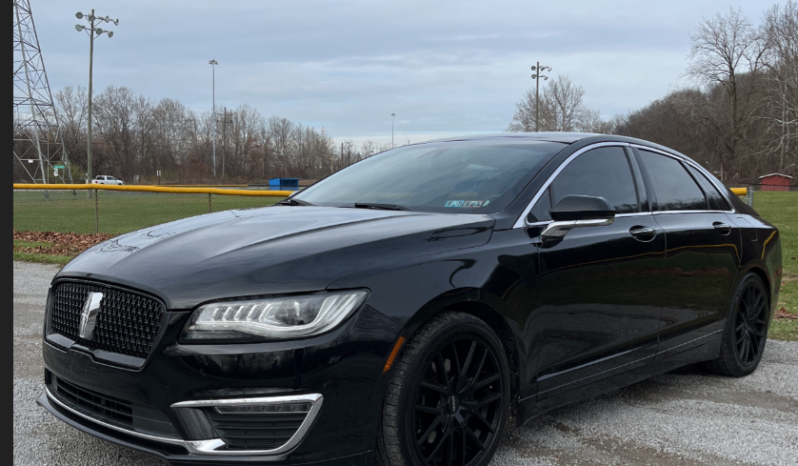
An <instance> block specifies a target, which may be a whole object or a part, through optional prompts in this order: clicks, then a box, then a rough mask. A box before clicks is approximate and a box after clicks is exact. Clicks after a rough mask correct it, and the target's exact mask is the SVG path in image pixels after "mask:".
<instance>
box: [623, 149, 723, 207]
mask: <svg viewBox="0 0 798 466" xmlns="http://www.w3.org/2000/svg"><path fill="white" fill-rule="evenodd" d="M638 152H639V154H640V158H641V159H642V163H643V165H644V166H645V168H646V170H647V171H648V175H649V179H650V180H651V183H652V184H653V185H654V193H655V195H656V198H657V210H660V211H662V210H707V199H706V197H704V192H703V191H702V190H701V188H699V187H698V185H697V184H696V182H695V181H694V180H693V177H692V176H690V174H689V173H688V172H687V170H686V169H685V168H684V166H683V165H682V163H681V162H679V161H678V160H676V159H674V158H671V157H667V156H664V155H660V154H655V153H654V152H649V151H646V150H640V151H638Z"/></svg>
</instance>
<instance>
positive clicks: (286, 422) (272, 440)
mask: <svg viewBox="0 0 798 466" xmlns="http://www.w3.org/2000/svg"><path fill="white" fill-rule="evenodd" d="M206 413H207V415H208V419H209V420H210V421H211V425H213V428H214V429H215V430H216V433H218V434H219V437H221V439H222V440H224V442H225V443H226V444H227V445H228V448H233V449H247V448H250V449H272V448H277V447H279V446H281V445H284V444H285V443H286V442H287V441H288V440H289V439H290V438H291V437H292V436H293V435H294V434H295V433H296V431H297V429H299V427H300V426H301V425H302V422H303V421H304V420H305V417H306V416H307V413H285V414H267V415H255V414H219V413H218V412H216V410H214V409H207V410H206Z"/></svg>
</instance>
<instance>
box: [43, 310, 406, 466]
mask: <svg viewBox="0 0 798 466" xmlns="http://www.w3.org/2000/svg"><path fill="white" fill-rule="evenodd" d="M187 317H188V316H187V314H186V313H173V315H170V316H169V317H168V322H169V324H168V327H167V329H166V331H165V333H164V334H163V336H162V338H161V342H159V343H158V345H157V346H156V348H154V349H153V351H152V353H151V356H150V357H149V358H148V360H147V362H146V363H145V364H144V365H143V366H142V367H141V368H140V369H129V368H122V367H118V366H116V367H115V366H112V365H109V364H106V363H105V362H103V361H98V360H95V359H94V358H93V357H92V355H91V354H88V353H86V352H83V351H81V350H80V349H77V350H75V349H70V350H67V351H65V350H63V349H62V348H59V347H57V346H56V345H53V344H50V343H48V342H47V341H45V344H44V345H43V348H44V349H43V353H44V360H45V367H46V369H47V371H49V372H50V373H51V375H50V378H51V379H53V380H54V379H60V380H64V381H67V382H68V385H70V386H71V384H74V385H75V386H79V387H82V388H85V389H86V391H87V392H89V393H96V394H97V395H98V399H103V398H102V397H103V396H108V397H109V398H112V399H120V400H126V401H129V402H130V403H131V406H134V407H144V408H141V409H145V408H146V410H149V412H154V413H155V414H157V416H154V417H153V418H152V419H154V418H157V419H159V421H158V422H161V421H160V419H163V422H161V424H163V425H169V426H168V427H169V429H171V430H170V431H169V432H166V430H164V429H162V430H163V432H164V433H158V432H154V431H153V430H152V429H149V430H147V429H138V428H133V427H124V426H122V427H120V425H118V424H116V423H114V422H105V420H104V419H103V418H102V417H99V416H94V415H92V413H90V412H87V411H85V410H81V409H75V405H72V404H70V403H68V402H64V401H65V399H63V397H62V396H61V395H59V394H57V393H54V392H55V389H54V388H53V386H52V380H50V381H49V382H50V384H48V390H47V391H46V392H45V393H44V394H42V396H41V397H40V398H39V400H38V402H39V404H41V405H42V406H43V407H44V408H46V409H47V410H48V411H49V412H51V413H52V414H53V415H55V416H56V417H58V418H59V419H61V420H63V421H64V422H66V423H68V424H69V425H71V426H73V427H76V428H77V429H79V430H82V431H84V432H87V433H89V434H91V435H94V436H97V437H99V438H102V439H105V440H109V441H112V442H115V443H118V444H120V445H124V446H127V447H130V448H135V449H137V450H141V451H144V452H147V453H150V454H154V455H157V456H159V457H161V458H163V459H165V460H167V461H169V462H171V463H173V464H230V463H231V462H244V463H250V462H269V463H270V464H292V465H299V464H308V465H310V464H319V465H321V464H371V463H372V462H371V458H372V455H373V453H372V450H373V448H374V441H375V439H374V432H375V431H376V423H377V422H378V421H379V418H380V410H381V405H382V395H381V394H382V393H383V392H384V383H385V380H384V379H385V377H384V376H383V374H382V368H383V366H384V364H385V360H386V358H387V356H388V353H389V352H390V349H391V346H392V344H393V342H394V340H395V338H396V337H397V334H398V332H399V328H398V327H397V326H396V324H395V323H393V322H392V321H390V320H388V319H387V318H385V317H383V316H382V315H381V314H380V313H378V312H376V311H375V310H373V309H371V308H370V307H369V306H364V307H363V308H362V309H360V310H359V311H358V312H357V313H356V314H355V316H353V317H352V318H351V319H350V320H349V321H348V322H346V323H345V324H344V325H343V326H342V327H340V328H338V329H336V330H334V331H333V332H330V333H328V334H325V335H321V336H319V337H315V338H312V339H307V340H300V341H293V342H280V343H257V344H232V345H192V346H182V345H179V344H176V343H174V342H175V341H176V339H177V335H179V332H180V330H181V329H182V327H183V325H184V323H185V319H186V318H187ZM167 342H169V343H167ZM46 382H48V381H47V380H46ZM314 397H315V398H314ZM253 399H256V400H260V402H261V403H262V404H269V403H275V400H277V401H279V402H281V403H286V402H289V401H290V400H303V401H308V400H311V399H313V400H311V401H313V403H312V408H311V409H310V411H309V412H308V414H307V416H306V418H305V421H304V422H303V423H302V425H301V426H300V427H299V429H298V430H297V432H296V435H293V436H292V437H291V439H290V440H289V441H288V442H286V443H285V444H284V445H282V446H278V447H276V448H268V449H264V448H255V447H251V448H247V447H240V446H236V447H231V446H230V445H228V444H226V442H225V441H224V440H223V438H224V435H219V433H218V432H217V431H215V430H214V429H215V428H216V427H217V426H216V425H215V424H213V425H212V424H211V423H209V422H208V420H207V419H205V416H204V415H203V414H202V410H203V409H205V410H208V409H211V405H213V404H218V403H220V402H221V403H227V404H239V405H242V404H243V405H247V406H250V405H252V404H253ZM242 400H245V401H244V402H242ZM151 424H152V422H151ZM330 458H334V459H333V460H331V459H330Z"/></svg>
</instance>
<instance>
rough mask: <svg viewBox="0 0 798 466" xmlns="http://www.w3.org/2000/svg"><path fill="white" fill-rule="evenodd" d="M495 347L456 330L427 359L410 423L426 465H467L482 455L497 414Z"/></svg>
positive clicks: (498, 385)
mask: <svg viewBox="0 0 798 466" xmlns="http://www.w3.org/2000/svg"><path fill="white" fill-rule="evenodd" d="M501 388H502V387H501V377H500V376H499V364H498V362H497V358H496V354H495V352H494V351H493V350H492V349H491V348H490V347H488V346H487V345H486V344H485V343H484V342H482V341H481V339H479V338H478V337H476V336H472V335H466V336H457V337H455V338H454V339H453V341H451V342H450V343H448V344H447V345H446V346H444V347H443V348H442V349H441V350H440V351H438V353H437V354H435V355H434V356H433V357H432V358H430V360H429V361H427V368H426V370H425V371H424V376H423V378H422V379H421V380H419V381H418V383H417V384H416V387H415V393H414V395H413V397H412V398H413V399H414V400H415V407H414V408H413V416H412V420H411V424H412V425H413V426H414V428H415V437H416V438H415V440H416V453H417V454H418V456H419V458H420V459H421V460H422V461H423V463H424V464H425V465H430V466H439V465H446V466H450V465H458V466H459V465H468V464H471V463H472V462H473V460H474V459H476V458H478V457H480V456H481V454H482V453H483V452H484V451H485V448H486V447H485V446H486V445H487V444H489V443H490V440H491V437H492V436H493V435H494V434H495V433H496V430H497V428H498V423H499V420H500V418H501V413H500V412H499V410H500V409H501V406H502V402H501V401H502V400H501V398H502V391H501Z"/></svg>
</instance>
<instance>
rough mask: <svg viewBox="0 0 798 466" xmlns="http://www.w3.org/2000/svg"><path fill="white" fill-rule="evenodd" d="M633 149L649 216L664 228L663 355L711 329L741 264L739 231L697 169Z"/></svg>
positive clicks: (685, 346) (686, 346) (688, 345)
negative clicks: (646, 194) (650, 210)
mask: <svg viewBox="0 0 798 466" xmlns="http://www.w3.org/2000/svg"><path fill="white" fill-rule="evenodd" d="M636 152H637V153H636V157H637V160H638V163H639V164H640V165H641V170H642V171H643V176H644V178H645V179H646V182H647V185H649V187H650V188H651V190H652V191H651V192H649V196H650V197H651V198H652V204H653V206H654V218H655V219H656V221H657V223H658V224H659V225H660V226H661V227H662V228H663V229H664V230H665V241H666V244H667V253H666V274H665V283H664V287H665V293H664V294H663V312H662V321H661V323H660V348H659V352H660V353H663V355H665V354H666V353H667V352H668V351H670V350H672V349H674V348H678V349H679V351H681V350H687V349H690V348H692V347H693V346H696V345H700V344H702V343H703V340H702V337H705V336H707V335H709V334H711V333H713V332H714V331H715V330H716V328H715V327H716V326H715V325H714V324H715V323H716V322H717V321H718V319H719V318H720V316H721V313H722V312H723V309H725V305H726V302H727V301H728V300H729V298H730V296H731V292H732V286H733V284H734V280H735V278H736V276H737V270H738V268H739V265H740V256H739V254H740V246H741V244H740V243H741V241H740V231H739V229H738V228H737V227H735V226H734V225H732V224H731V222H730V221H729V217H728V216H727V213H728V212H729V211H730V207H729V205H728V203H727V202H726V201H725V199H723V197H722V196H720V194H719V193H718V192H717V190H715V189H714V188H713V187H712V186H711V184H710V183H709V182H708V181H707V180H706V179H702V178H703V175H701V174H700V173H699V172H698V170H696V169H695V168H688V167H689V165H687V164H685V163H684V161H681V160H679V159H678V158H676V157H673V156H669V155H665V154H663V153H657V152H654V151H649V150H643V149H639V150H636ZM691 171H692V173H691ZM710 188H712V189H710Z"/></svg>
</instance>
